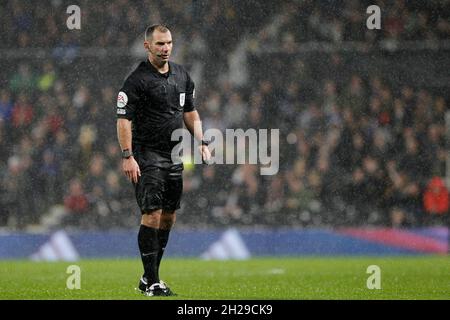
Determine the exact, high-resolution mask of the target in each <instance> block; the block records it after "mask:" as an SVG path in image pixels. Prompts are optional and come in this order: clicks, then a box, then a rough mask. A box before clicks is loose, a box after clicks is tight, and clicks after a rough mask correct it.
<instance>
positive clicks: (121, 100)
mask: <svg viewBox="0 0 450 320" xmlns="http://www.w3.org/2000/svg"><path fill="white" fill-rule="evenodd" d="M127 103H128V96H127V94H126V93H125V92H123V91H120V92H119V95H118V96H117V107H118V108H125V106H126V105H127Z"/></svg>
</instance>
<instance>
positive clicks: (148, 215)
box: [141, 209, 162, 229]
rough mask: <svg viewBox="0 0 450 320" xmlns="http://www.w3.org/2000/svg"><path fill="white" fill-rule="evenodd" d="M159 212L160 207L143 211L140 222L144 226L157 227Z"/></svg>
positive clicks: (160, 211) (159, 218)
mask: <svg viewBox="0 0 450 320" xmlns="http://www.w3.org/2000/svg"><path fill="white" fill-rule="evenodd" d="M161 213H162V210H161V209H157V210H153V211H148V212H144V213H143V214H142V218H141V224H142V225H144V226H146V227H150V228H155V229H158V228H159V223H160V220H161Z"/></svg>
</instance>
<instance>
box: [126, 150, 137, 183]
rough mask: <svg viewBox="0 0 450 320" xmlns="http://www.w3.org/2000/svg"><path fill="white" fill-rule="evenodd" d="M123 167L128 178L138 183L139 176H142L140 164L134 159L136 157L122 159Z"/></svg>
mask: <svg viewBox="0 0 450 320" xmlns="http://www.w3.org/2000/svg"><path fill="white" fill-rule="evenodd" d="M122 169H123V172H124V173H125V175H126V176H127V178H128V179H130V181H131V182H133V183H137V182H138V179H139V177H140V176H141V169H139V165H138V163H137V162H136V160H135V159H134V157H132V156H131V157H129V158H128V159H123V160H122Z"/></svg>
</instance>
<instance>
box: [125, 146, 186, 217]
mask: <svg viewBox="0 0 450 320" xmlns="http://www.w3.org/2000/svg"><path fill="white" fill-rule="evenodd" d="M133 153H134V157H135V159H136V161H137V163H138V164H139V168H140V170H141V176H140V177H139V179H138V182H137V183H136V184H134V187H135V193H136V200H137V203H138V205H139V207H140V209H141V212H142V213H143V214H144V213H147V212H149V211H153V210H158V209H163V210H167V211H174V210H177V209H179V208H180V201H181V195H182V193H183V164H173V163H172V161H171V159H170V158H169V157H166V156H162V155H160V154H158V153H156V152H154V151H150V150H145V149H144V148H142V147H136V148H133Z"/></svg>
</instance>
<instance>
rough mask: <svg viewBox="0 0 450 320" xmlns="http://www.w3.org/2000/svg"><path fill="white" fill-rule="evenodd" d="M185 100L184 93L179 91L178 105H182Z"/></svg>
mask: <svg viewBox="0 0 450 320" xmlns="http://www.w3.org/2000/svg"><path fill="white" fill-rule="evenodd" d="M185 100H186V93H180V107H184V101H185Z"/></svg>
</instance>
